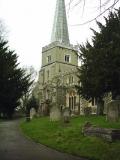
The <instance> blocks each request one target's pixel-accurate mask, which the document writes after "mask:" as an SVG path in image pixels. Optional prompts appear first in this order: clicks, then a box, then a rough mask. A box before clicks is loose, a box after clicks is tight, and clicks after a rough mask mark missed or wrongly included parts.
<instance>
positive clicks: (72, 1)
mask: <svg viewBox="0 0 120 160" xmlns="http://www.w3.org/2000/svg"><path fill="white" fill-rule="evenodd" d="M94 2H96V0H94V1H93V0H92V2H91V1H90V0H89V1H88V0H69V2H68V12H70V11H71V10H73V9H74V8H75V7H80V6H81V5H82V15H83V14H84V12H85V10H87V7H88V5H87V4H90V3H93V4H94ZM118 2H120V0H98V1H97V2H96V4H97V5H96V7H95V8H96V9H97V10H99V11H100V12H99V14H98V15H96V16H95V17H94V18H91V19H90V20H88V21H85V22H83V23H79V24H75V25H73V26H80V25H85V24H88V23H90V22H92V21H94V20H97V19H98V18H99V17H100V16H102V15H104V14H105V13H106V12H107V11H110V10H112V9H114V8H115V6H116V5H117V4H118Z"/></svg>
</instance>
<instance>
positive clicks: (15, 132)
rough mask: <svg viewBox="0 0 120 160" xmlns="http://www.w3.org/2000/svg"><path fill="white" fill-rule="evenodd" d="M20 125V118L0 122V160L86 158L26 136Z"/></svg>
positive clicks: (70, 159)
mask: <svg viewBox="0 0 120 160" xmlns="http://www.w3.org/2000/svg"><path fill="white" fill-rule="evenodd" d="M18 126H19V121H18V120H13V121H5V122H0V160H85V159H83V158H80V157H74V156H72V155H68V154H65V153H60V152H58V151H56V150H53V149H50V148H48V147H46V146H44V145H41V144H37V143H35V142H33V141H32V140H29V139H27V138H25V137H24V136H23V134H22V133H21V131H20V129H19V127H18Z"/></svg>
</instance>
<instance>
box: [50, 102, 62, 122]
mask: <svg viewBox="0 0 120 160" xmlns="http://www.w3.org/2000/svg"><path fill="white" fill-rule="evenodd" d="M59 120H61V111H60V109H59V108H58V107H57V106H56V105H53V106H52V107H51V109H50V121H59Z"/></svg>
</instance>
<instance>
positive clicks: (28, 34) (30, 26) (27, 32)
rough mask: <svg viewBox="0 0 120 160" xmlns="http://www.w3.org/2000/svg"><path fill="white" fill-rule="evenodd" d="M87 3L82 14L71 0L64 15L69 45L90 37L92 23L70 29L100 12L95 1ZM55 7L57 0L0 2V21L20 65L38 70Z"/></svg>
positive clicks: (5, 0) (47, 42)
mask: <svg viewBox="0 0 120 160" xmlns="http://www.w3.org/2000/svg"><path fill="white" fill-rule="evenodd" d="M86 1H87V2H86V7H85V11H84V13H83V15H82V10H83V4H82V3H81V4H80V5H79V6H78V7H73V6H74V5H75V3H77V2H78V0H74V2H75V3H72V5H71V8H70V10H69V14H67V15H68V27H69V36H70V41H71V44H76V43H84V42H85V41H86V39H90V37H91V35H92V32H91V31H90V29H89V28H90V27H92V28H96V25H95V24H96V23H95V22H93V23H89V24H87V25H83V26H74V27H73V26H72V25H74V24H79V23H83V22H85V21H87V20H90V19H92V18H94V17H95V16H96V15H98V14H99V13H100V10H99V9H98V8H96V6H98V5H99V3H98V0H97V3H94V2H95V1H96V0H86ZM103 1H104V0H103ZM68 2H69V0H66V8H67V13H68V8H69V5H68ZM89 2H90V3H89ZM91 2H92V3H91ZM119 4H120V3H118V5H117V7H118V6H120V5H119ZM55 5H56V0H0V19H2V20H3V22H4V23H5V25H6V28H7V31H8V40H9V44H10V48H11V49H14V50H15V51H16V53H17V54H18V56H19V61H20V63H21V65H22V66H31V65H32V66H33V67H34V68H35V69H36V70H39V69H40V67H41V55H42V54H41V51H42V47H44V46H45V45H47V44H49V43H50V38H51V32H52V25H53V18H54V12H55ZM109 5H110V4H109ZM103 9H104V8H103ZM99 20H100V21H101V20H102V17H101V18H100V19H99Z"/></svg>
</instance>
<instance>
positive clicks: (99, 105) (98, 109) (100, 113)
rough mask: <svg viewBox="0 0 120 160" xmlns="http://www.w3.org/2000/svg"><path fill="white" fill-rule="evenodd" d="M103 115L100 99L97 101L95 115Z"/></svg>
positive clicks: (102, 102)
mask: <svg viewBox="0 0 120 160" xmlns="http://www.w3.org/2000/svg"><path fill="white" fill-rule="evenodd" d="M103 114H104V101H103V100H102V99H98V100H97V115H103Z"/></svg>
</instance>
